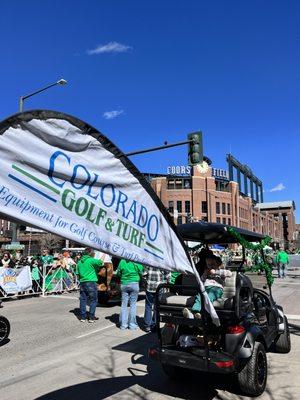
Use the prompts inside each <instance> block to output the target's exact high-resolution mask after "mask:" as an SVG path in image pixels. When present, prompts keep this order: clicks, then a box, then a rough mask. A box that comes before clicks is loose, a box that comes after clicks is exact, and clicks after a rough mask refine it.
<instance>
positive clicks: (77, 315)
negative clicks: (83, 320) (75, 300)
mask: <svg viewBox="0 0 300 400" xmlns="http://www.w3.org/2000/svg"><path fill="white" fill-rule="evenodd" d="M69 312H70V313H72V314H74V315H75V317H76V318H77V319H80V308H74V309H73V310H70V311H69Z"/></svg>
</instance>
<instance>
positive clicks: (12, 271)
mask: <svg viewBox="0 0 300 400" xmlns="http://www.w3.org/2000/svg"><path fill="white" fill-rule="evenodd" d="M31 286H32V280H31V272H30V267H29V266H26V267H22V268H5V267H1V268H0V287H1V289H3V290H4V291H5V293H7V294H16V293H19V292H23V291H25V290H29V289H31Z"/></svg>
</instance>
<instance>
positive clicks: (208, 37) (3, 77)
mask: <svg viewBox="0 0 300 400" xmlns="http://www.w3.org/2000/svg"><path fill="white" fill-rule="evenodd" d="M0 37H1V40H0V54H1V67H0V71H1V74H0V93H1V98H2V101H1V109H0V118H1V119H4V118H6V117H7V116H9V115H11V114H14V113H15V112H17V111H18V98H19V96H20V95H24V94H27V93H29V92H31V91H34V90H36V89H38V88H40V87H42V86H43V85H46V84H48V83H51V82H53V81H56V80H57V79H58V78H61V77H63V78H65V79H67V80H68V85H66V86H64V87H54V88H52V89H50V90H49V91H47V92H45V93H42V94H40V95H38V96H35V97H33V98H31V99H28V100H27V101H26V103H25V109H33V108H45V109H53V110H60V111H64V112H66V113H69V114H72V115H75V116H77V117H79V118H81V119H83V120H85V121H86V122H88V123H90V124H92V125H94V126H95V127H96V128H98V129H99V130H100V131H101V132H102V133H104V134H105V135H106V136H108V137H109V138H110V139H111V140H112V141H113V142H115V143H116V144H117V145H118V146H119V147H120V148H121V149H122V150H123V151H124V152H127V151H132V150H135V149H140V148H144V147H149V146H156V145H160V144H163V142H164V141H165V140H167V141H169V142H175V141H179V140H184V139H185V138H186V135H187V134H188V133H189V132H192V131H195V130H202V131H203V134H204V145H205V154H206V155H208V156H209V157H210V158H211V159H212V160H213V165H214V166H215V167H218V168H222V167H226V162H225V158H226V153H228V152H229V151H230V149H231V152H232V154H233V155H234V156H235V157H236V158H238V159H239V160H240V161H241V162H243V163H246V164H247V165H249V166H250V167H251V168H252V170H253V172H254V173H255V174H256V175H257V176H258V177H259V178H260V179H261V180H262V181H263V183H264V189H265V201H277V200H295V202H296V206H298V207H299V208H300V190H299V157H300V136H299V130H300V129H299V128H300V54H299V45H300V3H299V1H289V2H284V1H276V0H273V1H264V2H263V1H255V0H254V1H251V2H244V1H199V0H198V1H193V0H192V1H188V0H185V1H181V0H179V1H174V0H173V1H169V0H166V1H162V0H161V1H156V0H153V1H151V2H148V1H124V0H123V1H122V0H118V1H117V0H107V1H99V0H97V1H69V0H64V1H61V2H59V1H56V0H52V1H48V0H43V1H36V0H35V1H30V0H28V1H26V2H21V1H14V0H10V1H8V0H2V1H1V4H0ZM186 159H187V153H186V148H175V149H172V150H166V151H162V152H159V153H152V154H148V155H147V154H146V155H140V156H135V157H132V160H133V161H134V162H135V164H136V165H137V166H138V168H139V169H141V170H142V171H151V172H165V171H166V167H167V166H168V165H178V164H179V165H182V164H185V163H186ZM274 188H275V189H276V188H277V189H278V190H275V191H270V190H271V189H274ZM279 189H280V190H279ZM297 217H298V221H299V222H300V212H299V210H298V209H297Z"/></svg>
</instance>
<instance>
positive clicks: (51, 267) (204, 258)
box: [0, 248, 289, 332]
mask: <svg viewBox="0 0 300 400" xmlns="http://www.w3.org/2000/svg"><path fill="white" fill-rule="evenodd" d="M239 256H241V254H239V253H238V252H235V253H233V252H232V251H230V250H225V251H223V252H221V253H220V254H219V255H218V256H217V255H216V254H214V253H213V251H211V250H209V249H206V248H203V249H202V250H200V251H197V252H194V254H193V258H194V261H195V265H196V268H197V271H198V273H199V275H200V276H201V279H202V281H203V283H204V286H205V288H206V292H207V293H208V296H209V298H210V300H211V301H212V302H213V301H214V300H215V299H219V298H221V297H222V295H223V286H224V283H225V280H226V278H227V277H230V275H231V272H230V271H229V270H226V269H225V267H224V265H228V264H230V262H231V261H232V260H233V259H234V258H235V257H239ZM266 257H269V262H270V263H272V264H273V265H274V267H276V268H277V270H278V277H279V278H284V277H285V276H286V274H285V271H286V267H287V265H288V263H289V256H288V254H287V253H286V252H285V251H284V250H279V251H278V252H277V253H276V254H275V253H274V252H269V253H267V254H266ZM104 261H107V260H106V258H105V257H104V258H103V257H102V258H95V251H94V250H93V249H91V248H86V249H85V250H84V251H83V253H73V254H72V253H70V252H67V251H66V252H60V253H55V254H54V255H52V254H50V252H49V250H48V249H44V250H43V252H42V254H41V255H36V256H31V257H22V255H21V253H20V252H19V253H18V252H17V253H16V254H15V255H14V256H12V255H11V254H10V252H8V251H4V252H3V253H2V256H1V257H0V267H3V268H20V267H23V266H30V270H31V278H32V288H31V293H32V294H34V295H35V294H38V293H40V292H41V287H42V282H41V280H42V274H45V273H46V281H44V288H45V289H46V291H47V290H49V291H55V292H59V291H64V290H72V289H77V288H78V285H77V284H79V290H80V318H79V319H80V321H81V322H86V321H88V322H89V323H93V322H95V321H96V320H97V319H98V318H97V317H96V315H95V312H96V307H97V303H98V290H99V283H100V282H99V275H100V276H101V273H99V271H100V270H101V269H102V268H103V267H105V268H107V265H106V264H104ZM256 262H259V260H255V259H253V258H252V259H251V258H249V256H248V255H247V257H246V263H247V265H251V263H256ZM114 267H115V270H116V271H115V276H116V278H117V279H119V281H120V293H121V310H120V315H119V326H120V329H121V330H125V329H130V330H135V329H138V324H137V316H136V315H137V300H138V296H139V292H140V289H141V285H142V286H143V289H145V312H144V319H143V326H142V329H143V330H144V331H146V332H150V331H153V330H155V326H156V321H155V312H154V305H155V293H156V289H157V287H158V286H159V285H160V284H162V283H171V284H172V283H173V284H174V283H176V284H178V283H180V277H181V275H180V274H179V273H178V272H175V271H174V272H172V273H171V272H168V271H166V270H163V269H159V268H153V267H149V266H143V265H141V264H139V263H136V262H132V261H127V260H124V259H121V260H117V263H116V262H115V263H114ZM112 270H113V269H112ZM58 272H59V274H58ZM106 278H107V274H106ZM43 279H45V277H44V278H43ZM110 279H111V278H110ZM57 280H59V281H60V282H64V285H65V286H64V287H62V286H61V285H60V287H59V288H58V287H56V286H55V282H56V281H57ZM75 281H76V285H75ZM109 284H110V280H107V281H106V285H107V288H109ZM53 285H54V286H53ZM0 297H1V296H0ZM0 304H1V300H0ZM88 305H89V312H87V306H88ZM128 308H129V310H128ZM200 311H201V299H200V296H197V297H196V300H195V304H194V305H193V307H192V312H191V311H189V310H188V309H186V310H184V312H185V314H186V316H188V317H189V318H194V315H196V316H198V315H200Z"/></svg>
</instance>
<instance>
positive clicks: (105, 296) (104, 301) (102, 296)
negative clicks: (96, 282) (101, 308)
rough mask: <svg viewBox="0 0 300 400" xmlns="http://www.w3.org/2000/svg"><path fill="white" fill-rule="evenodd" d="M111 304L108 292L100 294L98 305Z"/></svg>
mask: <svg viewBox="0 0 300 400" xmlns="http://www.w3.org/2000/svg"><path fill="white" fill-rule="evenodd" d="M108 302H109V295H108V293H107V292H105V291H103V292H100V291H99V292H98V303H99V304H108Z"/></svg>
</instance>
